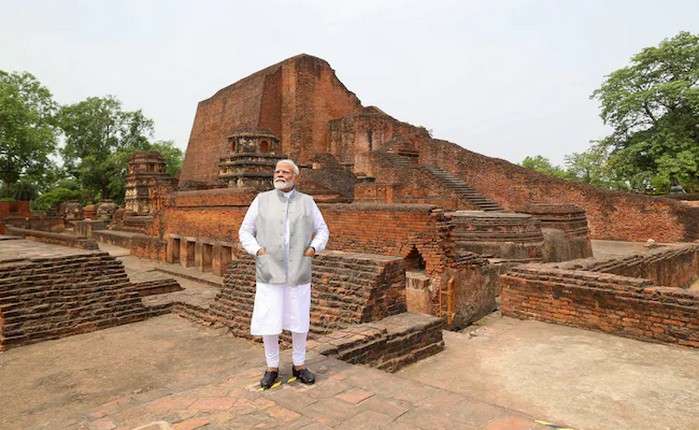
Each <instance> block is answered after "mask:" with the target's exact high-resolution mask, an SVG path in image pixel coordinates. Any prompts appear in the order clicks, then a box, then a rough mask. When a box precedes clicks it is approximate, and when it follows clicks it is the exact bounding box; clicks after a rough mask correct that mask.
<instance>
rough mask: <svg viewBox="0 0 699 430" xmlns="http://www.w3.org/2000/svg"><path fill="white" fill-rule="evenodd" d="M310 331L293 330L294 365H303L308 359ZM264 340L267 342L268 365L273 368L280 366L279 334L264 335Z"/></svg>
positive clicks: (292, 356) (266, 356) (292, 352)
mask: <svg viewBox="0 0 699 430" xmlns="http://www.w3.org/2000/svg"><path fill="white" fill-rule="evenodd" d="M307 335H308V333H307V332H305V333H295V332H291V341H292V343H293V346H292V349H291V361H292V362H293V363H294V366H301V365H303V362H304V361H305V360H306V337H307ZM262 341H263V343H264V344H265V359H266V360H267V367H269V368H272V369H277V368H279V335H278V334H274V335H266V336H262Z"/></svg>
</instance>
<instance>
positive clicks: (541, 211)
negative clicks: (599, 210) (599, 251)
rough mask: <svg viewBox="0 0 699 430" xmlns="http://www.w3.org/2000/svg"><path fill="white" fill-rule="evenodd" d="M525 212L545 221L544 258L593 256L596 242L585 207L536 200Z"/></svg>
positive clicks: (567, 258)
mask: <svg viewBox="0 0 699 430" xmlns="http://www.w3.org/2000/svg"><path fill="white" fill-rule="evenodd" d="M521 212H522V213H526V214H530V215H532V216H533V217H534V218H536V219H537V220H539V222H540V223H541V230H542V233H543V235H544V249H543V254H544V261H568V260H574V259H577V258H588V257H592V242H591V241H590V230H589V228H588V224H587V216H586V214H585V210H584V209H583V208H581V207H579V206H576V205H571V204H555V203H532V204H529V205H527V206H525V207H524V208H523V209H522V210H521Z"/></svg>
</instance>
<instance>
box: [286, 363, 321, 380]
mask: <svg viewBox="0 0 699 430" xmlns="http://www.w3.org/2000/svg"><path fill="white" fill-rule="evenodd" d="M291 374H292V375H294V377H296V379H298V380H299V381H301V382H303V383H304V384H314V383H315V382H316V375H314V374H313V372H311V371H310V370H308V369H306V368H305V367H304V368H303V369H296V367H294V366H291Z"/></svg>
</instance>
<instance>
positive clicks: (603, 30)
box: [0, 0, 699, 163]
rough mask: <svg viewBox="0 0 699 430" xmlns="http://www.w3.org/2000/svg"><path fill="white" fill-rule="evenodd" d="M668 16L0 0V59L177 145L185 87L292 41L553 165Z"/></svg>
mask: <svg viewBox="0 0 699 430" xmlns="http://www.w3.org/2000/svg"><path fill="white" fill-rule="evenodd" d="M681 30H687V31H691V32H694V33H697V32H699V2H697V1H662V2H661V1H611V0H607V1H562V0H561V1H499V2H494V1H478V2H473V1H469V2H467V1H429V2H427V1H424V0H423V1H385V2H380V1H357V0H354V1H342V2H341V1H321V0H319V1H296V2H291V1H259V2H233V1H144V0H139V1H106V0H105V1H95V0H92V1H27V0H24V1H9V2H8V1H7V0H0V69H3V70H6V71H20V70H26V71H29V72H31V73H33V74H34V75H36V76H37V77H38V78H39V80H41V81H42V83H44V84H45V85H46V86H48V87H49V88H50V89H51V91H52V92H53V93H54V96H55V98H56V100H57V101H58V102H60V103H72V102H76V101H79V100H81V99H83V98H86V97H89V96H102V95H106V94H112V95H115V96H116V97H118V98H119V99H120V100H121V101H122V102H123V103H124V106H125V108H127V109H138V108H142V109H143V111H144V113H145V114H146V115H147V116H149V117H151V118H153V119H154V120H155V123H156V138H159V139H173V140H174V141H175V142H176V144H177V145H178V146H179V147H181V148H182V149H184V148H185V147H186V145H187V141H188V139H189V132H190V129H191V126H192V121H193V119H194V112H195V109H196V104H197V102H198V101H199V100H202V99H205V98H208V97H209V96H211V95H212V94H213V93H214V92H216V91H217V90H218V89H220V88H222V87H224V86H226V85H228V84H230V83H233V82H235V81H236V80H238V79H240V78H242V77H244V76H247V75H248V74H250V73H253V72H255V71H257V70H259V69H261V68H263V67H265V66H268V65H270V64H273V63H276V62H278V61H281V60H283V59H285V58H287V57H290V56H293V55H296V54H299V53H302V52H305V53H308V54H311V55H316V56H318V57H321V58H324V59H325V60H327V61H328V62H329V63H330V64H331V66H332V67H333V68H334V69H335V70H336V72H337V75H338V77H339V78H340V80H342V82H344V84H345V85H346V86H347V87H348V88H349V89H350V90H352V91H354V92H355V93H356V94H357V96H358V97H359V98H360V99H361V101H362V103H363V104H364V105H376V106H379V107H380V108H381V109H383V110H384V111H386V112H387V113H389V114H390V115H392V116H394V117H396V118H398V119H400V120H403V121H407V122H410V123H412V124H415V125H423V126H425V127H427V128H428V129H432V130H433V135H434V136H435V137H438V138H442V139H447V140H450V141H452V142H456V143H458V144H460V145H462V146H464V147H466V148H468V149H471V150H474V151H477V152H480V153H483V154H486V155H490V156H495V157H499V158H504V159H507V160H510V161H513V162H520V161H521V160H522V158H523V157H524V156H525V155H532V154H542V155H545V156H547V157H549V158H551V159H552V160H553V161H554V162H557V163H560V162H562V161H563V156H564V155H565V154H567V153H571V152H574V151H582V150H584V149H585V148H586V147H587V146H588V142H589V140H591V139H596V138H600V137H602V136H604V135H605V134H606V132H607V130H606V128H605V127H604V126H603V125H602V123H601V120H600V119H599V117H598V112H599V110H598V107H597V105H596V102H595V101H592V100H589V98H588V97H589V95H590V93H591V92H592V91H593V90H594V89H596V88H597V87H598V86H599V85H600V83H601V82H602V80H603V77H604V75H605V74H607V73H609V72H610V71H612V70H614V69H616V68H619V67H622V66H624V65H626V64H627V63H628V59H629V58H630V56H631V55H633V54H634V53H636V52H638V51H639V50H640V49H641V48H643V47H646V46H651V45H656V44H657V43H659V42H660V41H661V40H662V39H664V38H668V37H671V36H673V35H675V34H677V33H678V32H679V31H681Z"/></svg>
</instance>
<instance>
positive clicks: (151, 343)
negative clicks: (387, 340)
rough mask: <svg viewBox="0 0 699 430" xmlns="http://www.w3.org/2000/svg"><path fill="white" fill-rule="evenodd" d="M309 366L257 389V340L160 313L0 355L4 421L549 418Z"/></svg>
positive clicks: (430, 423) (158, 424)
mask: <svg viewBox="0 0 699 430" xmlns="http://www.w3.org/2000/svg"><path fill="white" fill-rule="evenodd" d="M288 354H289V352H288V351H287V352H285V353H284V354H283V355H282V363H283V364H285V365H283V367H282V369H283V371H284V372H285V374H284V375H283V377H284V379H286V378H288V363H289V359H290V358H289V356H288ZM308 365H309V367H311V368H312V369H313V370H315V371H316V372H317V373H318V382H317V383H316V384H315V385H313V386H305V385H302V384H300V383H298V382H295V383H292V384H284V385H282V386H280V387H278V388H275V389H272V390H270V391H266V392H260V391H258V388H257V387H258V380H259V377H260V372H261V369H262V368H263V367H264V365H263V352H262V347H261V346H260V345H259V344H256V343H253V342H249V341H244V340H240V339H236V338H233V337H231V336H229V335H227V334H225V333H223V332H222V331H219V330H213V329H210V328H203V327H198V326H196V325H193V324H191V323H190V322H188V321H186V320H184V319H181V318H178V317H176V316H172V315H166V316H162V317H158V318H153V319H151V320H148V321H143V322H139V323H134V324H129V325H125V326H120V327H114V328H110V329H106V330H102V331H99V332H94V333H88V334H83V335H78V336H72V337H68V338H65V339H60V340H56V341H49V342H43V343H39V344H35V345H29V346H26V347H22V348H17V349H12V350H9V351H6V352H4V353H2V354H0V385H2V387H3V389H2V390H0V404H2V405H3V414H0V428H2V429H51V430H54V429H91V430H92V429H95V430H97V429H100V430H112V429H136V428H141V429H146V428H147V429H149V430H155V429H171V428H172V429H194V428H203V429H207V430H211V429H236V428H246V429H247V428H284V429H296V428H299V429H300V428H303V429H307V430H311V429H327V428H338V429H353V430H356V429H374V428H387V429H388V428H390V429H488V430H495V429H508V430H518V429H540V430H544V429H546V428H547V427H546V426H543V425H539V424H536V423H535V422H534V420H533V418H532V417H529V416H527V415H526V414H522V413H519V412H516V411H512V410H509V409H507V408H503V407H499V406H495V405H492V404H488V403H486V402H483V401H479V400H477V399H474V398H471V397H469V396H466V395H464V394H460V393H454V392H452V391H449V390H446V389H442V388H437V387H432V386H429V385H426V384H422V383H418V382H415V381H411V380H408V379H406V378H402V377H400V376H397V375H392V374H388V373H384V372H382V371H379V370H376V369H371V368H366V367H362V366H352V365H349V364H346V363H343V362H340V361H337V360H334V359H329V358H327V357H323V356H309V357H308ZM8 387H11V389H8ZM8 412H9V413H8ZM149 426H150V427H149Z"/></svg>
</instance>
